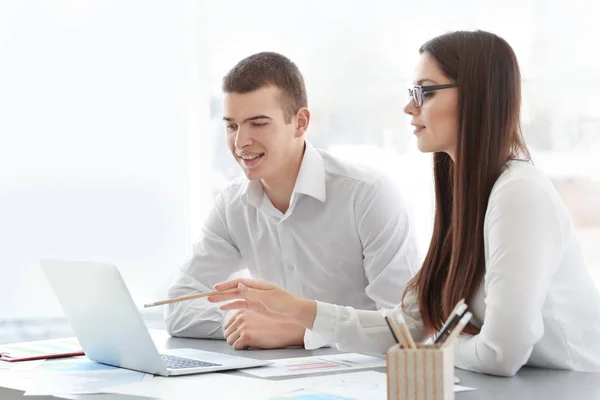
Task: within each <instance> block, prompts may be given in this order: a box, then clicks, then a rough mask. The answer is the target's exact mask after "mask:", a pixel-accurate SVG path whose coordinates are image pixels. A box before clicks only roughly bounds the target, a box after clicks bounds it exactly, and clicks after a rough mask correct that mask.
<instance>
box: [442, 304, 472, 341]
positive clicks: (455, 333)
mask: <svg viewBox="0 0 600 400" xmlns="http://www.w3.org/2000/svg"><path fill="white" fill-rule="evenodd" d="M472 316H473V314H471V313H470V312H468V313H466V314H465V315H464V316H463V317H462V318H461V319H460V321H458V324H457V325H456V328H454V329H453V330H452V332H451V333H450V335H449V336H448V338H447V339H446V340H444V342H443V343H442V346H443V347H446V346H450V345H451V344H452V342H454V339H456V337H457V336H458V335H460V333H461V332H462V330H463V329H464V328H465V326H467V324H468V323H469V321H470V320H471V317H472Z"/></svg>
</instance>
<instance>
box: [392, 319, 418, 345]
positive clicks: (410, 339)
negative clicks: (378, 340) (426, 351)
mask: <svg viewBox="0 0 600 400" xmlns="http://www.w3.org/2000/svg"><path fill="white" fill-rule="evenodd" d="M394 316H395V317H396V320H397V321H398V323H399V324H400V328H401V329H402V332H403V333H404V336H405V337H406V340H407V341H408V347H409V348H410V349H416V348H417V345H416V344H415V341H414V340H413V337H412V335H411V333H410V331H409V330H408V325H406V321H405V320H404V317H403V316H402V314H399V313H398V314H394Z"/></svg>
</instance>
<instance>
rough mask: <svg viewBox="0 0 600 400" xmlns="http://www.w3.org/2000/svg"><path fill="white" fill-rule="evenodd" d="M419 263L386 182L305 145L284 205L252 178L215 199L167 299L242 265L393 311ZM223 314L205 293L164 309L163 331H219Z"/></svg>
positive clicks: (204, 286) (279, 280)
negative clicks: (282, 207)
mask: <svg viewBox="0 0 600 400" xmlns="http://www.w3.org/2000/svg"><path fill="white" fill-rule="evenodd" d="M419 266H420V259H419V255H418V251H417V245H416V238H415V234H414V232H413V228H412V225H411V222H410V218H409V213H408V208H407V204H406V202H405V201H404V199H403V198H402V196H401V195H400V193H399V191H398V188H397V186H396V185H395V184H394V183H393V182H392V181H391V179H390V178H388V177H387V176H385V175H384V174H382V173H381V172H378V171H375V170H373V169H370V168H367V167H363V166H358V165H353V164H350V163H348V162H345V161H341V160H339V159H337V158H335V157H333V156H331V155H329V154H328V153H326V152H324V151H321V150H317V149H315V148H314V147H312V146H311V145H310V143H308V142H307V143H306V150H305V153H304V157H303V159H302V164H301V166H300V170H299V173H298V177H297V179H296V184H295V187H294V191H293V194H292V197H291V201H290V206H289V209H288V210H287V212H286V213H285V214H284V213H281V212H280V211H279V210H278V209H276V208H275V207H274V206H273V204H272V203H271V201H270V200H269V198H268V197H267V195H266V194H265V193H264V191H263V188H262V185H261V183H260V182H259V181H248V180H247V179H246V178H240V179H238V180H236V181H234V182H232V183H231V184H230V185H229V186H228V187H227V188H226V189H224V190H223V191H222V192H221V193H220V194H219V195H218V196H217V198H216V200H215V205H214V207H213V209H212V210H211V212H210V214H209V215H208V217H207V219H206V221H205V224H204V228H203V232H202V235H201V237H200V240H199V241H198V242H197V244H196V246H195V248H194V253H193V256H192V257H191V259H190V260H189V261H188V262H187V263H186V264H185V265H184V266H183V267H182V268H181V269H180V271H179V273H178V276H177V277H176V279H175V281H174V283H173V284H172V286H171V287H170V289H169V293H168V296H169V298H173V297H178V296H184V295H187V294H192V293H198V292H206V291H210V290H213V286H214V285H215V284H216V283H219V282H222V281H225V280H227V279H228V278H229V276H230V275H231V274H233V273H235V272H237V271H240V270H243V269H245V268H247V269H248V270H249V271H250V274H251V275H252V277H253V278H255V279H264V280H267V281H270V282H273V283H275V284H277V285H279V286H281V287H282V288H284V289H286V290H288V291H290V292H291V293H293V294H295V295H298V296H301V297H305V298H309V299H315V300H319V301H323V302H327V303H333V304H339V305H344V306H351V307H354V308H356V309H362V310H375V309H377V308H392V307H394V306H395V305H396V304H398V303H399V302H400V301H401V298H402V293H403V290H404V287H405V286H406V284H407V283H408V281H409V280H410V278H411V277H412V276H413V275H414V274H415V273H416V271H417V269H418V268H419ZM223 317H224V313H223V312H222V311H220V310H219V309H218V306H217V305H214V304H211V303H208V302H207V301H206V300H205V299H198V300H192V301H185V302H179V303H174V304H170V305H168V306H167V307H166V309H165V321H166V325H167V330H168V331H169V333H171V334H172V335H176V336H186V337H201V338H223ZM307 335H309V336H311V335H313V334H312V332H311V331H307ZM305 340H310V341H311V343H313V344H314V343H315V342H319V340H318V338H317V337H314V336H313V337H311V338H310V339H309V338H306V337H305ZM324 344H327V343H323V345H324Z"/></svg>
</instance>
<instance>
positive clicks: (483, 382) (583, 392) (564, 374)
mask: <svg viewBox="0 0 600 400" xmlns="http://www.w3.org/2000/svg"><path fill="white" fill-rule="evenodd" d="M153 337H154V339H155V341H156V343H157V345H158V346H159V348H183V347H187V348H195V349H201V350H209V351H216V352H220V353H226V354H235V355H241V356H244V357H251V358H257V359H276V358H289V357H302V356H315V355H325V354H336V353H338V352H337V351H336V350H334V349H331V348H327V349H319V350H315V351H307V350H304V349H285V350H261V351H257V350H249V351H248V350H245V351H237V350H233V349H232V348H231V346H229V345H228V344H227V343H226V342H224V341H218V340H201V339H180V338H170V337H169V336H168V335H167V334H166V333H165V332H162V331H154V332H153ZM377 370H379V371H381V372H384V369H383V368H380V369H377ZM230 373H231V374H242V373H241V372H230ZM242 375H243V374H242ZM456 375H457V376H458V377H459V378H460V381H461V382H460V384H461V385H464V386H470V387H474V388H476V389H477V390H475V391H472V392H462V393H457V394H456V399H457V400H474V399H478V400H488V399H498V400H499V399H502V400H505V399H511V400H531V399H547V400H555V399H556V400H564V399H567V400H580V399H581V400H593V399H599V400H600V374H594V373H585V372H570V371H555V370H544V369H536V368H523V369H522V370H521V371H520V372H519V373H518V374H517V376H515V377H513V378H499V377H493V376H487V375H481V374H476V373H472V372H467V371H462V370H459V369H457V370H456ZM244 376H247V375H244ZM281 379H289V378H273V380H281ZM23 398H24V397H23V392H21V391H17V390H10V389H6V388H0V399H2V400H13V399H23ZM70 398H75V399H82V400H84V399H85V400H133V399H137V400H141V399H144V398H142V397H137V396H124V395H115V394H95V395H80V396H70ZM33 399H36V400H37V399H44V400H45V399H48V400H50V399H56V398H55V397H34V398H33Z"/></svg>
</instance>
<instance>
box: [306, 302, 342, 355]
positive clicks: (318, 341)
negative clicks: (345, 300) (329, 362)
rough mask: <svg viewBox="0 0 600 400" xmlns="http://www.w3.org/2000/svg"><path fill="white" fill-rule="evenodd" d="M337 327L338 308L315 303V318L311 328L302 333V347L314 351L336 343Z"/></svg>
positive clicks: (327, 304)
mask: <svg viewBox="0 0 600 400" xmlns="http://www.w3.org/2000/svg"><path fill="white" fill-rule="evenodd" d="M338 325H339V306H336V305H334V304H329V303H322V302H320V301H317V316H316V317H315V321H314V323H313V328H312V329H307V330H306V332H305V333H304V347H305V348H306V349H307V350H314V349H318V348H320V347H323V346H329V345H332V344H334V343H336V342H337V340H336V338H337V334H338V329H339V328H338Z"/></svg>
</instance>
